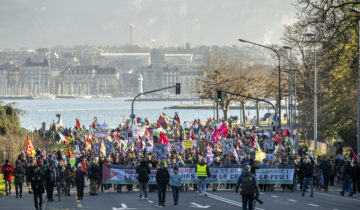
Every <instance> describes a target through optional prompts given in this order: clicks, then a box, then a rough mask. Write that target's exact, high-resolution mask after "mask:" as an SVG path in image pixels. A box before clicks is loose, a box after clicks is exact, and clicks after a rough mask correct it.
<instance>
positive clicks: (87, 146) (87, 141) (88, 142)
mask: <svg viewBox="0 0 360 210" xmlns="http://www.w3.org/2000/svg"><path fill="white" fill-rule="evenodd" d="M85 149H86V152H87V151H88V150H89V149H91V142H90V140H89V138H86V146H85Z"/></svg>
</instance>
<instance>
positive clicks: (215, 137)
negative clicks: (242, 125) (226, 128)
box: [212, 127, 220, 144]
mask: <svg viewBox="0 0 360 210" xmlns="http://www.w3.org/2000/svg"><path fill="white" fill-rule="evenodd" d="M212 139H213V140H214V141H213V144H217V143H218V142H219V141H220V133H219V131H218V129H217V128H216V127H215V131H214V133H213V135H212Z"/></svg>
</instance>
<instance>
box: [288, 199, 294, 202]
mask: <svg viewBox="0 0 360 210" xmlns="http://www.w3.org/2000/svg"><path fill="white" fill-rule="evenodd" d="M288 201H291V202H296V200H293V199H288Z"/></svg>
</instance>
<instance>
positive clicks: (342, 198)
mask: <svg viewBox="0 0 360 210" xmlns="http://www.w3.org/2000/svg"><path fill="white" fill-rule="evenodd" d="M314 193H315V194H319V195H326V196H329V197H333V198H342V199H345V200H352V201H358V202H360V200H358V199H354V198H345V197H340V196H335V195H329V194H326V193H319V192H314Z"/></svg>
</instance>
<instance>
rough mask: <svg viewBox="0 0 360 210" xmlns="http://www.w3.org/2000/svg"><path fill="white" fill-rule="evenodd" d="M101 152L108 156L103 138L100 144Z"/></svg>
mask: <svg viewBox="0 0 360 210" xmlns="http://www.w3.org/2000/svg"><path fill="white" fill-rule="evenodd" d="M100 152H101V153H102V154H103V155H104V157H106V147H105V144H104V140H102V139H101V146H100Z"/></svg>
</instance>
